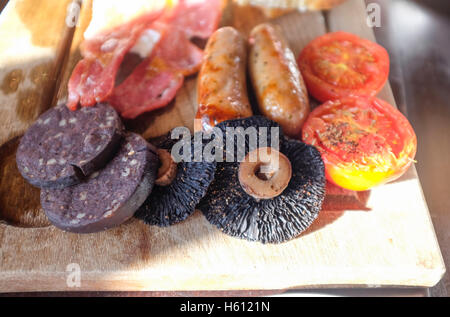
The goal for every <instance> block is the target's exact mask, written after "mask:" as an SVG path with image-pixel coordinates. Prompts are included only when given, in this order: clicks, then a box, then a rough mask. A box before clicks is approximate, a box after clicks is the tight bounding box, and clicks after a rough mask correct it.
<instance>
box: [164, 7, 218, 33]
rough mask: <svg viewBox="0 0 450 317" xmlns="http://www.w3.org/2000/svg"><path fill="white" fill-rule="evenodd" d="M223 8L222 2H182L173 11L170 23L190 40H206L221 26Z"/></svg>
mask: <svg viewBox="0 0 450 317" xmlns="http://www.w3.org/2000/svg"><path fill="white" fill-rule="evenodd" d="M222 6H223V1H222V0H180V2H179V4H178V5H177V7H176V9H175V10H173V11H172V16H171V17H170V23H171V25H172V26H174V27H177V28H179V29H180V30H182V31H183V32H184V33H185V34H186V35H187V37H188V38H193V37H199V38H203V39H206V38H208V37H210V36H211V34H212V33H213V32H214V31H215V30H216V29H217V27H218V25H219V21H220V16H221V12H222Z"/></svg>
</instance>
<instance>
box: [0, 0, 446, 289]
mask: <svg viewBox="0 0 450 317" xmlns="http://www.w3.org/2000/svg"><path fill="white" fill-rule="evenodd" d="M86 3H89V2H88V1H87V2H85V6H84V8H83V14H82V16H81V23H80V25H79V28H78V29H77V30H76V32H75V35H74V42H73V43H72V45H71V49H70V51H71V54H70V56H69V57H68V59H66V60H67V61H68V62H67V63H66V66H64V67H63V70H64V72H63V74H62V76H61V78H62V80H61V83H62V84H61V86H60V87H59V90H58V93H57V98H56V99H58V100H59V101H64V96H65V94H66V92H65V91H66V82H67V78H68V76H69V74H70V72H71V69H72V68H73V66H74V65H75V63H76V61H77V59H79V58H80V56H79V53H78V52H77V46H78V45H79V42H80V41H81V39H82V38H81V35H80V34H82V32H83V27H85V26H86V21H88V17H89V10H88V7H87V6H86ZM8 9H9V7H8V8H6V10H8ZM233 10H238V9H236V8H234V9H233ZM5 12H6V13H8V14H9V15H11V14H15V13H14V12H13V13H11V11H5ZM5 12H3V14H5ZM364 12H365V7H364V5H363V2H362V1H360V0H350V1H348V2H346V3H345V4H344V5H342V6H340V7H337V8H336V9H333V10H332V11H331V12H329V13H328V14H325V15H323V14H322V13H321V12H309V13H299V12H292V13H289V14H287V15H285V16H282V17H278V18H276V19H275V20H274V23H276V24H279V25H280V26H281V28H282V29H283V31H284V33H285V34H286V36H287V38H288V40H289V43H290V45H291V47H292V49H293V50H294V52H295V53H296V54H297V53H298V52H299V51H300V50H301V49H302V48H303V47H304V46H305V45H306V44H307V43H308V42H309V41H310V40H312V39H313V38H314V37H316V36H318V35H320V34H323V33H325V32H326V31H327V30H335V29H344V30H347V31H351V32H354V33H357V34H360V35H361V36H364V37H367V38H370V39H373V33H372V30H371V29H369V28H367V27H365V24H364V23H365V18H364ZM3 14H2V16H3ZM61 17H62V15H61ZM0 21H2V20H0ZM231 21H233V20H231ZM259 22H261V20H260V19H258V21H257V22H255V23H259ZM224 23H225V24H226V21H224ZM0 26H1V24H0ZM327 26H328V27H327ZM245 27H246V28H248V27H249V26H248V25H246V26H245ZM27 45H33V44H32V43H30V42H28V43H27ZM27 78H28V77H27ZM380 97H381V98H383V99H386V100H388V101H390V102H392V103H393V97H392V93H391V92H390V87H389V86H387V87H386V88H385V89H384V90H383V92H382V94H381V95H380ZM195 100H196V98H195V77H193V78H189V79H188V80H187V82H186V84H185V86H184V88H183V89H182V90H181V91H180V92H179V94H178V96H177V99H176V101H175V102H174V103H173V104H172V105H170V106H169V107H167V108H166V109H164V110H161V111H158V112H156V113H151V114H148V115H145V116H143V117H142V118H140V119H138V121H133V122H127V125H128V126H130V127H134V128H136V129H138V130H139V131H140V132H142V133H143V134H144V135H145V136H146V137H153V136H157V135H160V134H163V133H164V132H166V131H168V130H170V128H172V127H174V126H178V125H186V126H188V127H191V128H192V126H193V118H194V114H195V111H196V102H195ZM15 105H16V103H12V107H14V106H15ZM14 119H15V120H16V119H17V117H14ZM3 120H12V117H7V119H6V117H0V121H2V122H3ZM4 122H5V123H6V121H4ZM3 127H4V125H3V124H2V128H1V129H0V130H2V129H3ZM17 131H19V130H17ZM3 133H5V132H3ZM10 152H13V151H10ZM10 155H12V154H10ZM14 189H15V188H14V187H12V188H11V189H10V191H9V192H6V191H5V192H1V194H2V195H8V194H9V193H12V192H13V191H14ZM25 191H27V190H26V189H25ZM367 209H368V210H344V211H333V212H331V211H326V210H324V211H322V212H321V214H320V216H319V218H318V219H317V221H316V222H315V223H314V224H313V225H312V227H311V228H309V229H308V231H307V232H305V233H304V234H302V235H301V236H300V237H298V238H297V239H294V240H292V241H290V242H287V243H284V244H280V245H261V244H259V243H250V242H246V241H243V240H239V239H235V238H231V237H229V236H226V235H224V234H222V233H221V232H220V231H219V230H217V229H216V228H215V227H213V226H211V225H210V224H209V223H208V222H207V221H206V220H205V218H204V217H203V216H202V215H201V213H200V212H196V213H195V214H194V215H193V216H192V217H191V218H189V219H188V220H186V221H185V222H183V223H181V224H178V225H175V226H173V227H170V228H165V229H161V228H157V227H149V226H146V225H144V224H143V223H141V222H139V221H137V220H131V221H129V222H128V223H126V224H124V225H122V226H120V227H118V228H116V229H112V230H109V231H106V232H101V233H97V234H89V235H76V234H71V233H65V232H62V231H60V230H58V229H56V228H53V227H44V228H18V227H16V226H11V225H6V224H3V225H0V291H3V292H6V291H9V292H11V291H46V290H52V291H57V290H77V291H78V290H95V291H100V290H110V291H112V290H128V291H136V290H157V291H162V290H178V291H184V290H247V289H266V290H268V289H289V288H304V287H310V286H316V287H317V286H322V287H324V286H357V285H372V286H374V285H375V286H378V285H400V286H432V285H434V284H436V283H437V282H438V281H439V279H440V278H441V276H442V275H443V273H444V271H445V267H444V264H443V261H442V257H441V253H440V250H439V246H438V244H437V241H436V237H435V234H434V230H433V227H432V224H431V222H430V217H429V213H428V210H427V206H426V203H425V200H424V198H423V194H422V190H421V186H420V182H419V180H418V178H417V174H416V172H415V169H414V168H411V169H410V170H409V171H408V172H407V173H406V174H405V175H404V176H403V177H402V178H401V179H399V180H397V181H395V182H393V183H391V184H387V185H385V186H382V187H379V188H376V189H374V190H372V191H371V193H370V196H369V197H368V201H367ZM18 212H19V213H20V212H22V211H21V210H18ZM71 263H76V264H78V265H79V266H80V268H81V286H80V288H76V289H73V288H70V287H69V286H68V284H67V277H68V275H69V273H68V272H67V265H69V264H71Z"/></svg>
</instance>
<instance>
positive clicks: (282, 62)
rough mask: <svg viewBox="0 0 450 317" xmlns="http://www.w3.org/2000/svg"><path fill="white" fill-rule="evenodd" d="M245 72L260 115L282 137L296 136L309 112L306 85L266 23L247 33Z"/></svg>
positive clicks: (276, 32) (284, 46)
mask: <svg viewBox="0 0 450 317" xmlns="http://www.w3.org/2000/svg"><path fill="white" fill-rule="evenodd" d="M249 70H250V78H251V81H252V85H253V88H254V91H255V95H256V99H257V101H258V105H259V110H260V111H261V113H262V114H263V115H265V116H267V117H268V118H270V119H271V120H273V121H276V122H278V123H279V124H280V126H281V127H282V129H283V132H284V133H285V134H286V135H288V136H291V137H300V132H301V127H302V124H303V122H304V121H305V120H306V117H307V116H308V114H309V112H310V106H309V101H308V94H307V90H306V86H305V84H304V82H303V78H302V76H301V74H300V71H299V69H298V66H297V62H296V60H295V57H294V54H293V53H292V51H291V50H290V48H289V46H288V44H287V41H286V40H285V39H284V37H283V35H282V34H281V32H280V31H279V30H278V29H276V28H275V27H274V26H272V25H270V24H268V23H264V24H260V25H258V26H256V27H255V28H254V29H253V30H252V32H251V33H250V52H249Z"/></svg>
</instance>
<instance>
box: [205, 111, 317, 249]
mask: <svg viewBox="0 0 450 317" xmlns="http://www.w3.org/2000/svg"><path fill="white" fill-rule="evenodd" d="M229 126H244V127H245V126H247V127H248V126H255V127H260V126H271V127H274V126H277V124H275V123H274V122H271V121H270V120H268V119H262V118H261V117H257V116H256V117H250V118H246V119H238V120H230V121H225V122H222V123H220V124H219V125H218V127H220V128H221V129H222V130H223V131H225V129H226V127H229ZM279 133H280V148H279V151H280V153H282V154H284V156H286V157H287V158H288V160H289V161H290V163H291V168H292V174H291V178H290V180H289V183H288V185H287V187H286V188H285V189H284V191H282V193H281V194H279V195H277V196H275V197H272V198H270V199H258V198H255V197H253V196H252V195H250V194H248V191H246V190H245V188H243V186H242V185H241V184H240V181H239V170H240V166H241V163H240V162H237V161H235V162H225V161H224V162H222V163H217V169H216V175H215V179H214V181H213V182H212V184H211V185H210V187H209V189H208V193H207V194H206V196H205V197H204V198H203V199H202V200H201V202H200V204H199V206H198V208H199V209H200V210H201V211H202V212H203V214H204V215H205V217H206V219H207V220H208V221H209V222H210V223H211V224H213V225H215V226H216V227H217V228H219V229H220V230H221V231H223V232H224V233H226V234H228V235H230V236H233V237H238V238H241V239H246V240H249V241H259V242H261V243H281V242H285V241H288V240H290V239H293V238H295V237H296V236H298V235H299V234H300V233H302V232H303V231H304V230H305V229H307V228H308V227H309V226H310V225H311V224H312V222H313V221H314V220H315V219H316V218H317V216H318V214H319V211H320V210H321V208H322V202H323V199H324V196H325V167H324V163H323V161H322V158H321V155H320V153H319V151H318V150H317V149H316V148H315V147H314V146H311V145H307V144H305V143H303V142H300V141H297V140H291V139H287V138H285V137H284V136H283V135H281V133H282V132H281V130H280V132H279ZM268 144H270V143H268ZM245 151H246V152H245V154H248V152H249V149H248V147H247V146H246V149H245ZM280 166H281V165H280ZM281 168H283V167H282V166H281ZM255 173H256V171H255Z"/></svg>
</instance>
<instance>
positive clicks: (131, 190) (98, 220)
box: [41, 133, 159, 233]
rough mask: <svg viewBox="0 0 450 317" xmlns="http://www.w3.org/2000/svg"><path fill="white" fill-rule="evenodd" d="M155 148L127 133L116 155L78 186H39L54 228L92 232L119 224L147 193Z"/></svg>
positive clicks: (153, 175)
mask: <svg viewBox="0 0 450 317" xmlns="http://www.w3.org/2000/svg"><path fill="white" fill-rule="evenodd" d="M155 153H156V148H155V147H153V146H152V145H150V144H149V143H148V142H147V141H145V140H144V139H143V138H142V137H141V136H139V135H137V134H134V133H128V134H127V135H126V136H125V138H124V140H123V141H122V144H121V145H120V149H119V151H118V153H117V154H116V156H115V157H114V158H113V159H112V160H111V161H110V162H109V163H108V164H107V165H106V166H105V168H103V169H102V170H100V171H98V172H95V173H94V174H92V175H91V176H90V177H89V178H88V179H86V180H84V181H83V182H81V183H80V184H78V185H74V186H70V187H66V188H63V189H43V190H42V191H41V204H42V208H43V209H44V211H45V214H46V215H47V217H48V219H49V220H50V221H51V222H52V223H53V225H55V226H56V227H58V228H60V229H62V230H65V231H70V232H77V233H92V232H98V231H102V230H106V229H109V228H112V227H115V226H118V225H120V224H121V223H123V222H125V221H126V220H127V219H129V218H130V217H132V216H133V214H134V213H135V211H136V210H137V209H138V208H139V207H140V206H141V205H142V204H143V203H144V201H145V199H146V198H147V196H148V195H149V194H150V192H151V190H152V188H153V185H154V182H155V178H156V173H157V169H158V165H159V160H158V156H157V154H155Z"/></svg>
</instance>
